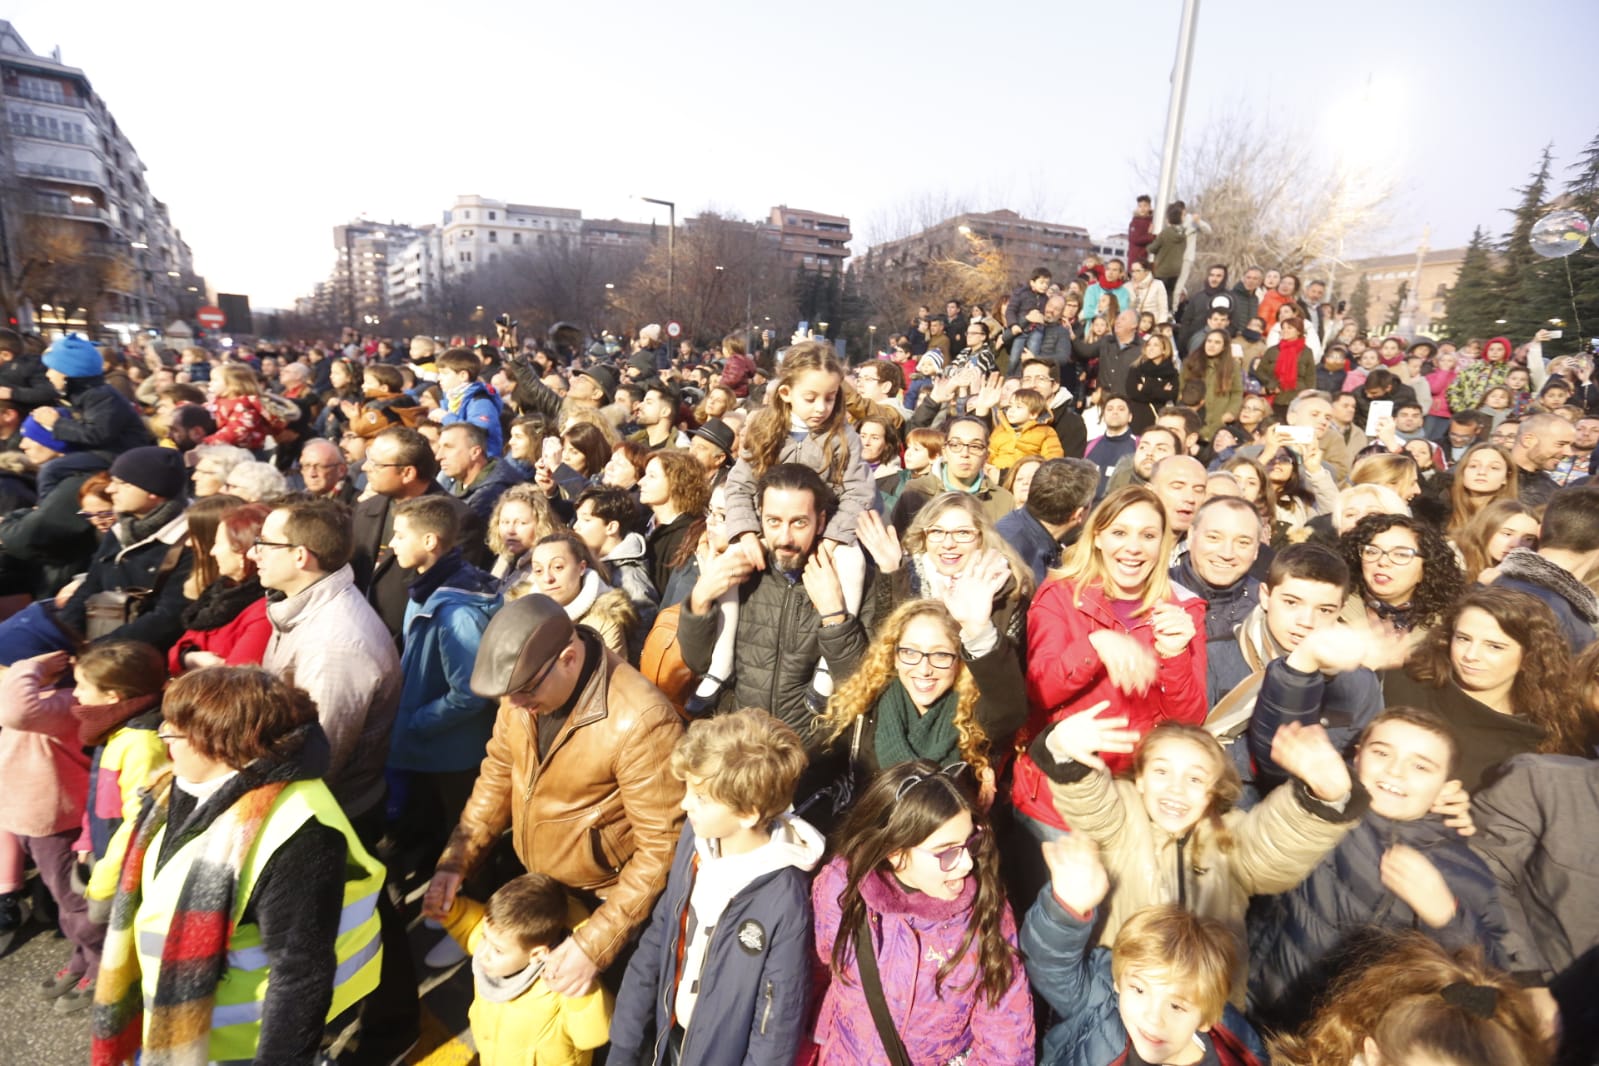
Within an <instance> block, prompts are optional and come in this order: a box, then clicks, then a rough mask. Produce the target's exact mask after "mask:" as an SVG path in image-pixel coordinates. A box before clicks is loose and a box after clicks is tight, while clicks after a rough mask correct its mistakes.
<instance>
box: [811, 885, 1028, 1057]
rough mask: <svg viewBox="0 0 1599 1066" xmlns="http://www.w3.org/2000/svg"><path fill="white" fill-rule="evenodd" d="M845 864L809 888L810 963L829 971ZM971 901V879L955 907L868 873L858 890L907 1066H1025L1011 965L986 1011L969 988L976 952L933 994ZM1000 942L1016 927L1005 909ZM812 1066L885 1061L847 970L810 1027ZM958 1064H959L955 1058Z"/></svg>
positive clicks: (1019, 980) (1022, 983)
mask: <svg viewBox="0 0 1599 1066" xmlns="http://www.w3.org/2000/svg"><path fill="white" fill-rule="evenodd" d="M845 880H846V871H845V865H844V860H843V859H841V858H838V859H834V860H833V861H832V862H830V863H828V864H827V865H826V866H825V867H823V869H822V871H821V873H820V874H818V875H817V877H816V881H815V883H814V884H813V885H812V888H811V898H812V902H813V904H814V906H815V910H816V954H817V957H818V959H819V960H820V962H821V964H822V965H823V966H824V967H826V966H828V965H830V964H831V961H832V956H833V943H834V941H835V940H836V939H837V936H838V931H839V930H838V926H839V918H840V908H839V896H840V895H841V894H842V893H843V891H844V884H845ZM976 894H977V881H976V879H975V877H971V878H967V880H966V887H965V890H964V891H963V892H962V893H961V895H960V896H959V897H958V898H957V899H954V900H938V899H933V898H932V897H930V896H924V895H921V894H919V893H915V892H910V891H907V890H906V889H905V888H904V887H903V886H901V885H900V884H899V883H898V882H897V881H895V880H894V879H893V877H891V876H888V875H885V874H882V873H875V874H872V875H871V876H870V877H868V878H867V879H866V880H865V881H864V882H862V884H861V895H862V896H863V897H864V899H865V900H866V905H867V907H868V909H869V911H870V913H871V918H872V929H873V932H874V934H875V938H876V941H877V943H876V945H875V946H876V949H877V968H878V972H879V973H880V974H881V975H882V980H883V994H884V998H885V999H886V1000H887V1001H888V1010H889V1014H890V1015H891V1016H892V1017H893V1019H894V1027H895V1029H896V1030H898V1032H899V1035H900V1039H901V1040H903V1041H904V1043H905V1047H906V1050H907V1051H908V1052H909V1053H910V1059H911V1062H912V1063H913V1064H914V1066H944V1064H945V1063H948V1062H950V1061H951V1060H957V1059H958V1060H959V1061H960V1062H961V1063H963V1066H990V1064H992V1066H1031V1064H1032V1062H1033V1006H1032V995H1031V993H1030V992H1029V991H1028V987H1027V975H1026V973H1025V972H1024V971H1023V969H1022V964H1021V959H1020V958H1019V957H1018V958H1017V959H1016V961H1015V964H1014V972H1013V975H1012V979H1011V984H1010V987H1009V988H1008V989H1007V990H1006V992H1005V994H1004V996H1003V997H1001V999H1000V1001H999V1003H998V1004H997V1005H995V1006H992V1007H990V1006H989V1005H988V999H987V997H986V996H984V995H983V993H982V990H981V987H980V986H979V984H978V977H979V973H978V955H977V949H976V946H975V944H974V945H973V946H972V947H970V948H968V949H967V956H966V958H965V959H964V960H962V962H961V963H960V965H958V966H956V967H955V969H954V970H953V971H952V972H951V973H950V975H949V976H948V977H947V978H945V980H944V982H943V986H942V990H941V992H935V991H934V988H933V979H934V977H935V975H936V974H937V973H938V968H939V966H940V965H941V964H942V963H943V960H945V959H947V958H948V957H949V955H950V954H951V953H952V952H954V951H955V950H956V949H957V948H959V947H960V943H961V940H962V938H963V937H964V936H965V933H966V925H967V922H968V921H969V919H970V917H971V910H972V902H973V899H974V898H975V896H976ZM1001 930H1002V932H1003V934H1004V937H1005V939H1006V940H1007V941H1008V942H1009V943H1010V944H1011V946H1013V947H1014V946H1015V944H1016V921H1015V918H1014V917H1013V916H1012V914H1011V911H1010V906H1009V904H1006V905H1005V913H1004V916H1003V919H1002V921H1001ZM816 1042H817V1044H818V1045H820V1046H819V1048H818V1057H817V1066H833V1064H839V1066H845V1064H847V1066H860V1064H862V1063H868V1062H884V1061H887V1056H886V1054H885V1052H884V1051H883V1044H882V1041H881V1039H880V1038H879V1037H878V1035H877V1027H876V1025H875V1024H873V1022H872V1013H871V1009H870V1008H869V1007H868V1006H867V1005H866V997H865V995H864V993H862V991H861V987H860V978H859V975H858V973H857V971H856V968H855V964H854V960H853V959H852V960H851V962H850V966H849V970H848V973H847V976H845V977H843V978H840V977H837V976H835V977H833V978H832V980H831V981H829V983H828V987H827V993H826V995H825V996H824V997H823V999H822V1006H821V1012H820V1014H819V1015H818V1017H817V1020H816ZM963 1053H964V1054H965V1057H964V1058H961V1056H962V1054H963Z"/></svg>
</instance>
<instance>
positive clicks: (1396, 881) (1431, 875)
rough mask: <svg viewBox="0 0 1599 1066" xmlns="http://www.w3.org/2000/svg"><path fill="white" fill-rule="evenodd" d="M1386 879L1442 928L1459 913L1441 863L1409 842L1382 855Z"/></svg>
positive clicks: (1418, 912)
mask: <svg viewBox="0 0 1599 1066" xmlns="http://www.w3.org/2000/svg"><path fill="white" fill-rule="evenodd" d="M1381 873H1382V883H1383V887H1384V888H1386V889H1388V891H1390V892H1392V893H1393V894H1394V895H1396V896H1398V897H1399V898H1400V899H1402V900H1404V901H1405V902H1406V903H1408V904H1410V909H1411V910H1413V911H1415V912H1416V917H1418V918H1420V919H1421V920H1422V921H1424V922H1426V923H1427V924H1428V925H1430V926H1432V927H1433V928H1434V929H1442V928H1443V927H1444V926H1446V925H1448V924H1449V922H1450V920H1451V919H1453V918H1454V916H1455V908H1456V907H1457V906H1458V904H1457V903H1456V902H1455V894H1454V893H1453V892H1451V891H1450V890H1449V885H1448V884H1447V883H1446V882H1445V881H1444V875H1443V874H1441V873H1439V872H1438V867H1436V866H1434V865H1433V864H1432V862H1431V861H1430V860H1429V859H1428V858H1427V856H1425V855H1423V854H1422V853H1421V852H1419V851H1417V850H1416V849H1415V848H1412V847H1409V846H1407V845H1405V844H1395V845H1394V846H1393V847H1391V848H1389V849H1388V851H1387V852H1386V853H1385V854H1384V855H1383V857H1382V867H1381Z"/></svg>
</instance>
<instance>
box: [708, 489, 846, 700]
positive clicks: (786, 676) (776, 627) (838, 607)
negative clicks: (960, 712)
mask: <svg viewBox="0 0 1599 1066" xmlns="http://www.w3.org/2000/svg"><path fill="white" fill-rule="evenodd" d="M756 499H757V500H759V501H760V517H761V543H760V551H759V553H755V552H751V551H750V550H749V549H748V547H747V546H745V545H734V546H732V547H730V548H729V549H728V550H727V551H725V552H723V553H722V554H721V555H719V556H717V557H716V558H715V559H713V560H711V562H710V563H709V564H708V565H707V566H706V567H705V568H704V569H703V570H702V571H701V573H700V578H699V580H698V581H696V582H695V584H694V589H693V591H692V592H690V593H689V598H688V600H687V602H686V603H685V605H684V608H683V613H682V615H681V616H680V618H679V619H678V628H677V636H678V640H679V641H680V644H681V647H682V652H683V662H684V663H685V664H686V665H687V666H688V668H689V669H690V670H692V671H693V672H694V673H695V674H697V675H702V676H703V675H704V674H706V673H707V672H709V670H710V668H711V654H712V652H713V650H714V649H715V645H716V637H717V624H718V621H719V619H720V618H721V617H722V612H721V611H719V610H717V601H718V599H720V598H721V596H722V594H723V593H725V592H728V591H729V590H731V589H738V600H739V607H738V620H737V622H736V626H737V640H736V644H737V647H738V661H737V666H736V671H735V674H734V676H733V678H732V679H731V682H732V694H733V700H734V706H739V707H768V708H769V709H770V710H771V712H772V713H773V714H774V715H776V716H777V717H778V718H781V719H782V720H783V721H784V722H786V723H788V724H789V725H791V726H793V727H794V728H795V729H809V728H810V725H811V721H812V719H813V717H814V714H815V704H816V703H817V702H818V700H817V698H816V697H815V696H814V694H813V689H812V680H813V678H814V677H815V675H816V667H817V664H818V662H819V661H821V660H823V659H826V660H827V666H828V670H829V672H830V673H831V674H832V676H833V677H848V676H849V675H850V674H851V673H852V672H853V671H854V669H855V666H856V664H857V662H858V661H859V659H860V656H861V654H862V653H863V652H864V651H865V650H866V640H867V637H866V630H865V628H864V627H863V626H862V625H861V620H860V618H858V617H856V616H854V615H851V614H850V613H849V611H848V610H847V609H846V608H845V606H844V593H843V589H842V587H841V586H840V583H839V579H838V574H837V572H836V571H835V570H834V568H833V563H832V551H833V549H832V547H831V545H830V543H829V542H827V541H824V540H822V537H821V532H822V530H823V528H825V527H826V525H827V520H828V518H829V517H830V516H831V515H832V513H833V510H834V508H835V507H836V506H837V504H836V502H835V499H834V495H833V492H832V490H831V489H829V488H828V487H827V484H826V483H825V482H824V481H822V479H821V477H820V476H819V475H818V474H817V473H816V471H814V470H812V469H810V468H809V467H806V466H801V465H799V464H798V463H780V464H778V465H777V466H774V467H772V468H771V469H770V470H768V471H767V472H766V473H765V474H764V475H762V477H761V480H760V483H759V484H758V485H757V487H756Z"/></svg>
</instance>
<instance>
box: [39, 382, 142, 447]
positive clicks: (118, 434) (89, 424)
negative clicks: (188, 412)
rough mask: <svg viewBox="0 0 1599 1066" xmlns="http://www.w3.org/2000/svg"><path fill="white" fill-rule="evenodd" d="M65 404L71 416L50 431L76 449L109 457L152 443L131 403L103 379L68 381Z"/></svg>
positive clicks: (63, 419)
mask: <svg viewBox="0 0 1599 1066" xmlns="http://www.w3.org/2000/svg"><path fill="white" fill-rule="evenodd" d="M67 404H68V405H69V406H70V407H71V409H72V412H71V413H72V417H71V418H62V419H61V420H60V421H58V422H57V423H56V424H55V427H54V428H53V429H52V430H51V432H52V433H54V434H55V435H56V437H57V438H58V439H60V440H62V441H64V442H66V443H67V444H71V445H73V446H74V447H75V448H77V449H78V450H80V451H91V452H99V453H101V454H102V455H104V456H105V457H106V458H107V459H108V460H109V459H114V458H116V457H117V456H118V455H121V454H122V453H123V452H125V451H128V450H129V449H130V448H142V447H144V446H145V445H148V444H154V443H155V440H154V439H153V438H152V437H151V436H150V430H149V428H148V427H147V426H146V425H145V424H144V419H142V418H140V417H139V412H138V411H137V410H136V409H135V408H134V406H133V404H131V403H129V402H128V400H127V398H126V397H124V396H123V395H122V394H121V393H120V392H118V391H117V390H116V389H113V388H112V387H111V386H110V385H107V384H106V382H105V378H99V377H96V378H73V379H71V380H70V381H68V382H67Z"/></svg>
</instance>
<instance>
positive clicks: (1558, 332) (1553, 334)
mask: <svg viewBox="0 0 1599 1066" xmlns="http://www.w3.org/2000/svg"><path fill="white" fill-rule="evenodd" d="M1546 333H1547V335H1548V337H1549V339H1550V340H1552V341H1557V340H1559V339H1560V338H1561V337H1564V336H1565V335H1566V331H1565V330H1563V329H1551V330H1547V331H1546Z"/></svg>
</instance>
